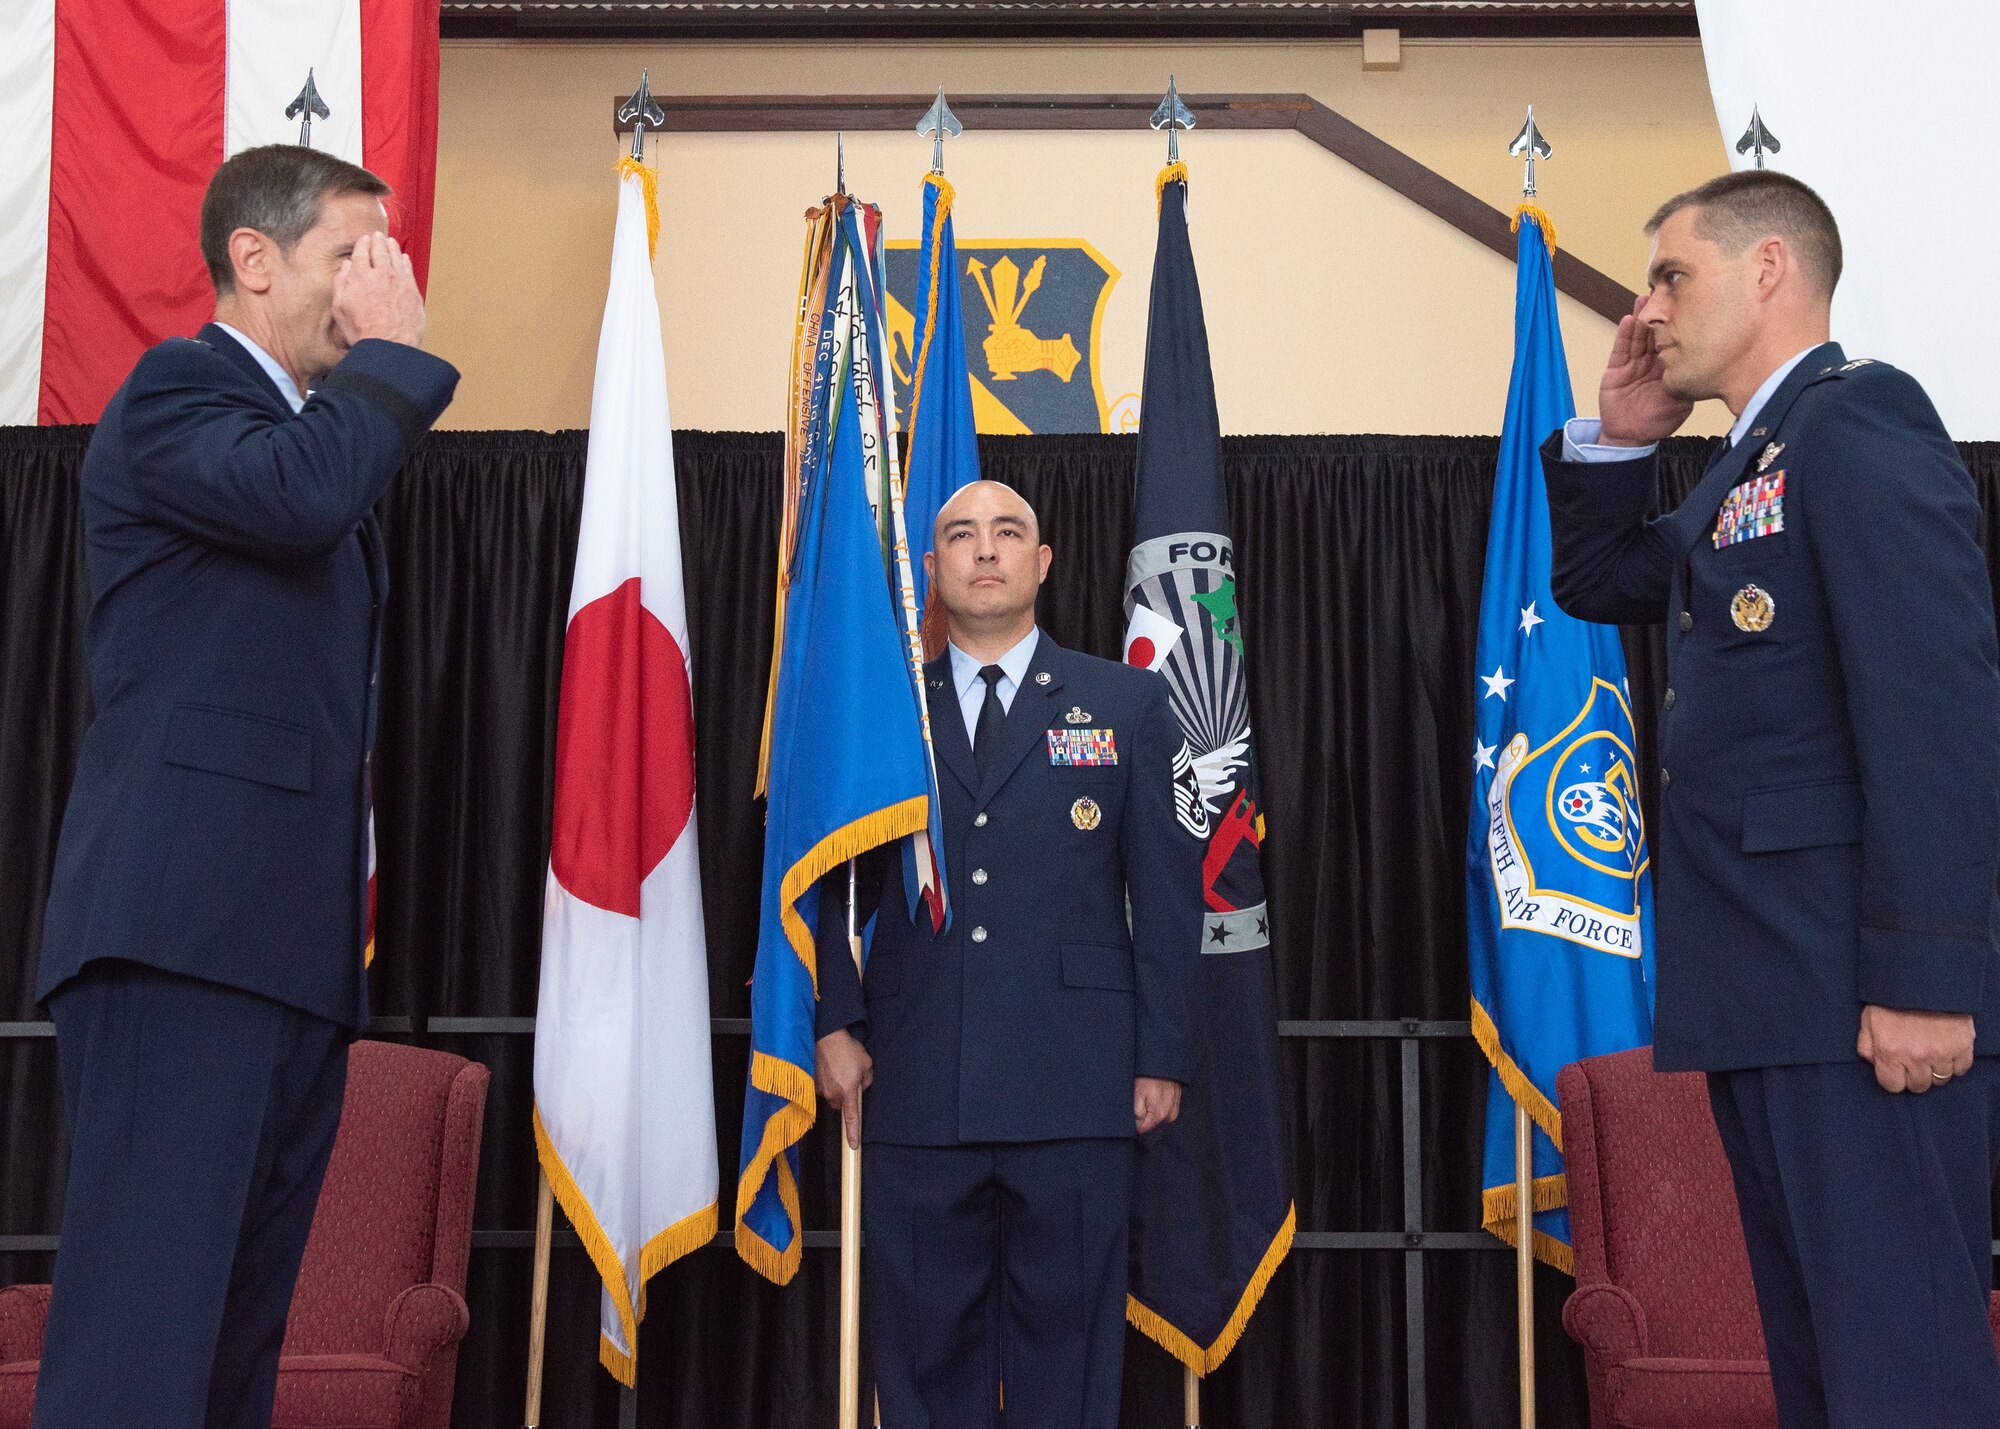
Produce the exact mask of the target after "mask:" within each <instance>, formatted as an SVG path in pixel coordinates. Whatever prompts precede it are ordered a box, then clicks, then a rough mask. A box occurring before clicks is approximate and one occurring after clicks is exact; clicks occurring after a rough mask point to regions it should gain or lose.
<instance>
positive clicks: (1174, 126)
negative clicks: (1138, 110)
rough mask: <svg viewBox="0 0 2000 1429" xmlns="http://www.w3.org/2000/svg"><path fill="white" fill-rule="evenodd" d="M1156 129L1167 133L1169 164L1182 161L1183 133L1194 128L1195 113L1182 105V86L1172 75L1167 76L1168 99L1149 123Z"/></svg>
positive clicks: (1156, 110) (1161, 104)
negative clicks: (1184, 130)
mask: <svg viewBox="0 0 2000 1429" xmlns="http://www.w3.org/2000/svg"><path fill="white" fill-rule="evenodd" d="M1148 122H1149V123H1150V124H1151V125H1152V126H1153V128H1155V129H1164V130H1166V131H1167V162H1168V163H1169V164H1178V163H1179V162H1180V161H1181V131H1182V130H1183V129H1192V128H1194V111H1193V110H1191V109H1189V108H1188V107H1187V106H1186V105H1185V104H1183V103H1181V90H1180V86H1179V85H1178V84H1176V83H1175V82H1174V77H1173V76H1172V75H1168V76H1167V97H1166V98H1165V99H1162V100H1161V101H1160V107H1159V108H1158V109H1155V110H1154V111H1153V117H1152V119H1151V120H1149V121H1148Z"/></svg>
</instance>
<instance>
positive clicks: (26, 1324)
mask: <svg viewBox="0 0 2000 1429" xmlns="http://www.w3.org/2000/svg"><path fill="white" fill-rule="evenodd" d="M48 1318H49V1287H48V1286H46V1285H10V1286H8V1287H7V1288H6V1289H5V1290H0V1364H18V1363H20V1362H22V1361H23V1360H38V1359H40V1358H41V1357H42V1328H43V1326H44V1325H46V1324H47V1323H48Z"/></svg>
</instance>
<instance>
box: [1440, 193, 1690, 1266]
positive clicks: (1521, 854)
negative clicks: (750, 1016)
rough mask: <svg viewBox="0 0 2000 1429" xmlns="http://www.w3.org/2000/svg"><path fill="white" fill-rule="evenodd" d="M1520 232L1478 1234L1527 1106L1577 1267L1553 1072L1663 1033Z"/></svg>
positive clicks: (1481, 735) (1495, 695)
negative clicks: (1568, 611) (1574, 571)
mask: <svg viewBox="0 0 2000 1429" xmlns="http://www.w3.org/2000/svg"><path fill="white" fill-rule="evenodd" d="M1514 223H1515V227H1516V229H1517V230H1518V231H1519V234H1520V238H1519V249H1518V254H1517V260H1516V277H1515V292H1514V371H1513V376H1512V378H1511V379H1510V380H1509V382H1508V387H1507V417H1506V421H1505V423H1504V424H1503V425H1502V427H1501V436H1500V462H1499V467H1498V469H1497V471H1496V472H1495V473H1494V478H1493V516H1492V525H1491V527H1490V528H1489V530H1488V535H1487V538H1486V577H1485V587H1484V589H1483V591H1482V592H1481V595H1480V602H1479V653H1478V665H1479V669H1478V679H1477V681H1475V687H1474V694H1473V700H1474V704H1473V709H1474V724H1473V728H1474V730H1475V731H1476V733H1475V736H1474V739H1475V743H1474V746H1473V750H1472V764H1473V771H1472V774H1473V801H1472V804H1473V807H1472V821H1471V828H1470V831H1469V834H1468V837H1467V840H1466V851H1465V852H1466V924H1467V935H1468V938H1469V940H1470V943H1471V955H1472V969H1471V971H1472V1032H1473V1035H1474V1036H1475V1037H1476V1038H1478V1040H1479V1045H1480V1047H1481V1048H1482V1049H1483V1050H1484V1051H1485V1053H1486V1056H1487V1060H1489V1061H1490V1062H1492V1064H1493V1072H1492V1074H1491V1076H1490V1077H1489V1078H1488V1083H1487V1094H1486V1171H1485V1178H1484V1185H1485V1192H1486V1193H1485V1197H1484V1207H1483V1211H1484V1216H1483V1219H1484V1223H1485V1226H1486V1229H1487V1230H1489V1231H1491V1232H1493V1233H1494V1234H1495V1235H1497V1236H1499V1237H1500V1238H1501V1239H1503V1240H1506V1241H1509V1242H1513V1241H1517V1240H1518V1238H1519V1237H1518V1235H1517V1234H1516V1220H1515V1216H1516V1209H1515V1208H1516V1204H1517V1203H1516V1200H1515V1194H1514V1106H1515V1103H1516V1102H1517V1101H1518V1102H1519V1103H1520V1104H1521V1105H1523V1106H1525V1107H1526V1108H1527V1111H1528V1115H1529V1116H1530V1117H1531V1118H1532V1119H1533V1120H1534V1123H1535V1126H1536V1128H1537V1129H1536V1131H1535V1133H1534V1210H1535V1235H1534V1250H1535V1254H1536V1255H1538V1256H1539V1257H1541V1259H1543V1260H1545V1261H1547V1262H1548V1263H1549V1264H1551V1265H1555V1266H1559V1267H1560V1268H1562V1269H1563V1270H1570V1269H1571V1265H1572V1259H1571V1254H1570V1240H1569V1212H1568V1211H1567V1210H1566V1209H1564V1208H1565V1207H1566V1206H1567V1205H1568V1204H1569V1198H1568V1192H1567V1189H1566V1186H1565V1182H1564V1180H1563V1163H1562V1117H1561V1113H1560V1112H1558V1111H1557V1109H1556V1103H1555V1089H1556V1073H1557V1072H1559V1071H1561V1070H1562V1069H1563V1067H1564V1066H1566V1065H1567V1064H1569V1063H1571V1062H1574V1061H1576V1060H1577V1059H1578V1058H1579V1057H1592V1056H1596V1055H1597V1054H1599V1053H1601V1052H1616V1051H1619V1050H1621V1049H1623V1048H1626V1047H1636V1046H1639V1045H1640V1044H1642V1043H1644V1042H1648V1041H1650V1040H1652V1027H1653V1018H1652V1002H1651V997H1650V994H1649V992H1648V986H1649V982H1650V979H1649V977H1648V974H1649V973H1650V971H1651V949H1652V945H1653V927H1652V924H1653V895H1652V887H1651V884H1650V882H1649V880H1648V878H1647V876H1646V871H1647V867H1648V864H1649V861H1650V855H1649V852H1648V849H1647V846H1646V827H1645V823H1644V821H1643V820H1642V819H1641V817H1640V814H1639V781H1638V762H1637V758H1636V756H1635V754H1634V750H1633V740H1632V707H1631V705H1632V697H1631V692H1630V690H1629V689H1628V688H1627V687H1626V683H1625V652H1624V650H1623V648H1622V647H1621V646H1620V645H1619V643H1618V630H1617V627H1616V626H1610V625H1592V624H1589V623H1587V622H1585V621H1581V620H1577V619H1575V618H1574V617H1572V616H1569V615H1565V614H1564V613H1563V612H1562V611H1561V610H1559V609H1557V608H1556V603H1555V598H1554V596H1553V595H1552V594H1551V593H1550V590H1549V497H1548V488H1547V487H1545V486H1544V485H1543V483H1542V463H1541V458H1540V456H1539V455H1538V454H1537V448H1538V447H1539V446H1540V444H1541V442H1542V440H1543V439H1544V438H1545V437H1547V436H1548V434H1549V433H1550V432H1552V431H1554V430H1555V429H1556V428H1557V427H1560V426H1561V425H1562V424H1563V423H1564V422H1566V421H1568V420H1569V418H1570V417H1572V416H1574V415H1575V411H1576V409H1575V406H1574V405H1573V403H1572V401H1571V398H1570V385H1569V364H1568V363H1567V362H1566V361H1565V360H1564V357H1563V347H1562V330H1561V329H1560V328H1559V327H1557V325H1556V289H1555V279H1554V276H1553V273H1552V271H1551V267H1550V258H1551V255H1552V254H1553V253H1554V252H1555V233H1554V230H1553V229H1552V228H1551V227H1550V225H1549V221H1548V217H1547V215H1545V214H1544V213H1542V212H1541V210H1540V209H1537V208H1535V207H1533V206H1532V205H1528V204H1523V205H1522V207H1521V211H1520V212H1519V213H1518V214H1517V215H1516V216H1515V219H1514Z"/></svg>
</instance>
